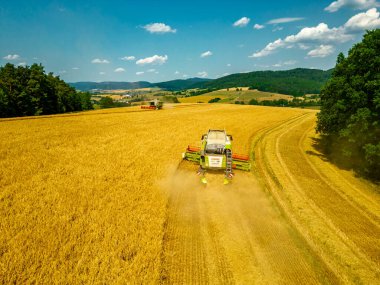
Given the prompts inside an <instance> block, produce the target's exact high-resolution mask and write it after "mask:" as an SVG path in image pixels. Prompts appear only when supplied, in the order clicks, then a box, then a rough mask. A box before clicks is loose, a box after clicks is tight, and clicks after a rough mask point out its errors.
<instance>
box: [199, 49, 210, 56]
mask: <svg viewBox="0 0 380 285" xmlns="http://www.w3.org/2000/svg"><path fill="white" fill-rule="evenodd" d="M211 55H212V52H211V51H209V50H208V51H205V52H204V53H202V54H201V57H208V56H211Z"/></svg>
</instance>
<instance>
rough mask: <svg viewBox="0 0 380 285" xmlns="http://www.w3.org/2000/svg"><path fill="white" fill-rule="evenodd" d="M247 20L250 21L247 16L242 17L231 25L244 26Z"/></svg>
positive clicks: (247, 22)
mask: <svg viewBox="0 0 380 285" xmlns="http://www.w3.org/2000/svg"><path fill="white" fill-rule="evenodd" d="M249 21H251V20H250V19H249V18H247V17H243V18H241V19H239V20H237V21H236V22H235V23H233V26H234V27H245V26H247V25H248V24H249Z"/></svg>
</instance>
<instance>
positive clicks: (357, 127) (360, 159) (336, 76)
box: [317, 29, 380, 178]
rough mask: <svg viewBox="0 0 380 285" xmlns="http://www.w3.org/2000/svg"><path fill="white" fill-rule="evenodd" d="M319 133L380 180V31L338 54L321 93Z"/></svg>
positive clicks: (357, 164)
mask: <svg viewBox="0 0 380 285" xmlns="http://www.w3.org/2000/svg"><path fill="white" fill-rule="evenodd" d="M321 105H322V107H321V112H320V113H319V114H318V115H317V116H318V123H317V132H320V133H321V134H322V135H323V137H324V138H325V139H326V140H327V141H329V142H330V143H331V145H330V150H331V149H333V150H334V151H335V152H339V153H340V154H341V155H343V156H345V157H346V158H347V160H348V161H351V163H352V166H356V168H357V169H358V170H360V171H362V172H364V173H366V174H368V175H371V176H373V177H375V178H380V29H376V30H373V31H367V33H366V34H365V35H364V38H363V40H362V42H360V43H358V44H356V45H354V46H353V47H352V48H351V50H350V51H349V53H348V56H347V58H345V57H344V55H343V54H339V56H338V59H337V64H336V67H335V69H334V72H333V76H332V78H331V79H330V80H329V81H328V83H327V84H326V85H325V86H324V88H323V89H322V92H321Z"/></svg>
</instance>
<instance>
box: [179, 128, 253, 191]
mask: <svg viewBox="0 0 380 285" xmlns="http://www.w3.org/2000/svg"><path fill="white" fill-rule="evenodd" d="M182 158H183V159H184V160H189V161H193V162H196V163H197V164H199V169H198V175H200V176H201V182H202V183H204V184H207V179H206V177H205V174H206V170H208V169H209V170H224V171H225V177H224V184H225V185H226V184H229V183H230V182H231V180H232V177H233V176H234V173H233V171H232V170H233V169H240V170H244V171H250V170H251V163H250V160H249V156H248V155H241V154H234V153H232V136H231V135H228V134H227V133H226V131H224V130H209V131H208V133H207V134H204V135H203V136H202V138H201V147H194V146H188V147H187V149H186V152H185V153H183V154H182Z"/></svg>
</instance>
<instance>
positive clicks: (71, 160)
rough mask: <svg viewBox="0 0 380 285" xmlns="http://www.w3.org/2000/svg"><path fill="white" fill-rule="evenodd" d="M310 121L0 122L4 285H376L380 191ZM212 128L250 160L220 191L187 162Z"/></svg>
mask: <svg viewBox="0 0 380 285" xmlns="http://www.w3.org/2000/svg"><path fill="white" fill-rule="evenodd" d="M197 97H199V98H200V97H201V96H197ZM194 98H196V97H194ZM184 99H185V98H184ZM315 114H316V112H315V111H313V110H303V109H291V108H271V107H260V106H236V105H231V104H212V105H210V104H193V105H182V104H181V105H171V106H164V109H163V110H159V111H146V110H141V109H140V108H138V107H131V108H119V109H112V110H99V111H89V112H83V113H75V114H67V115H56V116H44V117H29V118H14V119H4V120H0V138H1V140H0V233H1V234H0V283H1V284H12V283H18V284H29V283H44V284H54V283H62V284H78V283H102V284H125V283H128V284H141V283H153V284H158V283H166V284H178V283H183V284H190V283H196V284H206V283H209V284H218V283H220V284H231V283H232V284H233V283H237V284H252V283H257V284H339V283H358V284H360V283H363V284H376V282H378V280H379V278H380V275H379V269H378V268H379V262H380V242H379V236H380V231H379V224H380V218H379V213H380V211H379V207H380V206H379V205H380V203H379V202H380V198H379V191H378V190H379V189H378V186H376V185H373V184H370V183H369V182H367V181H364V180H362V179H359V178H356V177H355V176H354V175H353V173H351V172H350V171H346V170H341V169H339V168H337V167H336V166H334V165H332V164H330V163H329V162H328V161H327V160H326V159H325V158H324V157H323V155H322V154H321V153H319V152H318V151H317V150H316V149H315V147H314V144H315V139H316V138H317V136H316V135H315V134H314V124H315ZM210 128H218V129H225V130H227V132H228V133H229V134H231V135H233V138H234V141H233V151H234V152H237V153H243V154H244V153H245V154H250V156H251V159H252V165H253V167H252V171H251V172H250V173H243V172H238V171H237V172H236V176H235V178H234V181H233V183H232V184H231V185H229V186H227V187H226V186H224V185H223V184H222V181H223V174H222V173H208V174H207V176H208V178H209V185H207V187H203V186H202V185H200V183H199V178H198V177H197V176H196V174H195V172H196V170H197V166H196V165H194V164H192V163H190V162H181V153H182V152H184V151H185V149H186V147H187V145H188V144H192V145H197V144H199V140H200V137H201V135H202V134H204V133H205V132H207V130H208V129H210Z"/></svg>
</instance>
